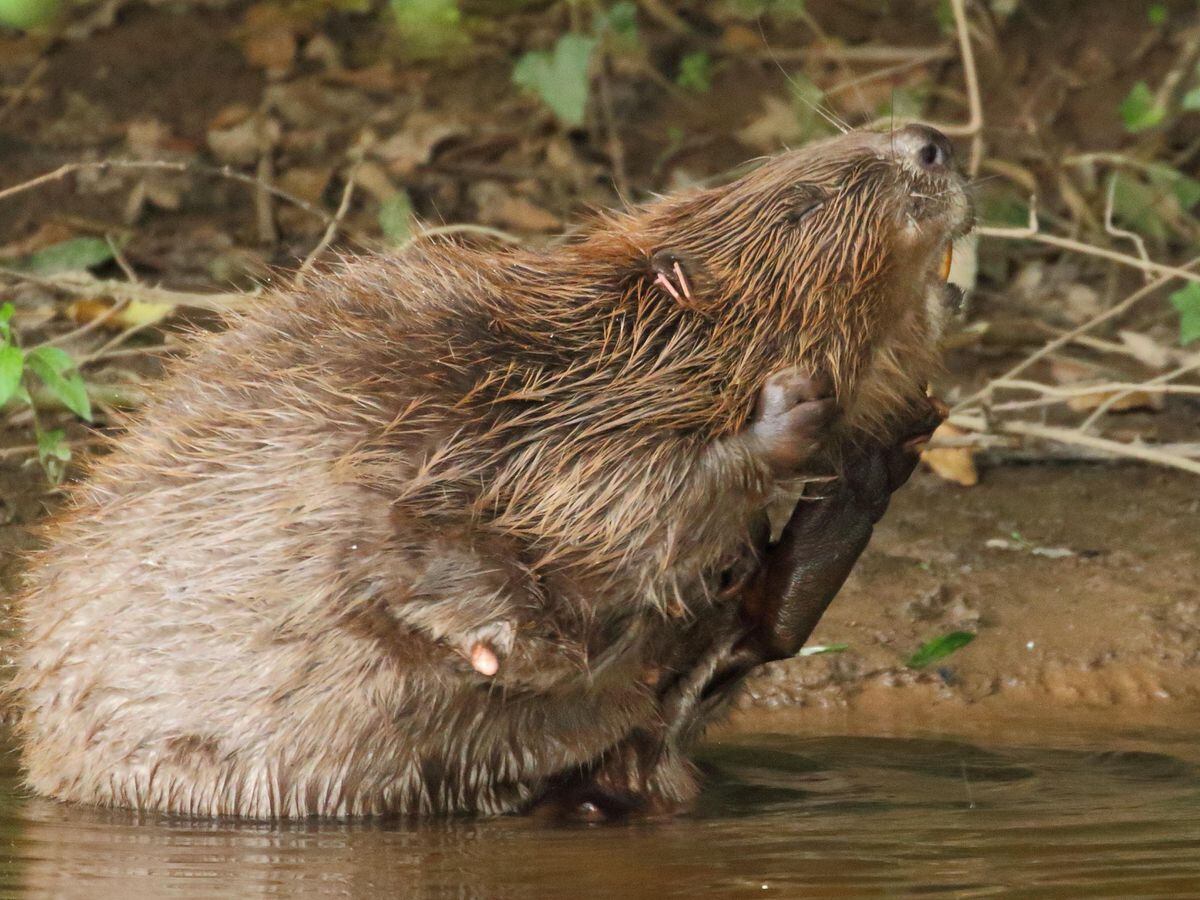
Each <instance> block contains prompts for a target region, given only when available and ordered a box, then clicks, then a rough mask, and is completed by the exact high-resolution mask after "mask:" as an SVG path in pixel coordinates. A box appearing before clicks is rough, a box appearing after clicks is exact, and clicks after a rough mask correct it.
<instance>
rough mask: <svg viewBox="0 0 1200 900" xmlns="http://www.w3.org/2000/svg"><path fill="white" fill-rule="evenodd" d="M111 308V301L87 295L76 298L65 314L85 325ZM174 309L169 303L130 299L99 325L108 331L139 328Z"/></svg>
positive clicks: (169, 313)
mask: <svg viewBox="0 0 1200 900" xmlns="http://www.w3.org/2000/svg"><path fill="white" fill-rule="evenodd" d="M112 308H113V301H112V300H108V299H101V298H99V297H88V298H85V299H83V300H76V301H75V302H74V303H72V304H71V305H70V306H68V307H67V315H68V316H69V317H70V319H71V321H73V322H74V323H75V324H76V325H86V324H88V323H89V322H94V321H95V320H96V319H98V318H100V317H101V316H103V315H105V314H106V313H108V311H109V310H110V309H112ZM174 311H175V306H174V304H171V303H146V302H144V301H141V300H132V301H130V302H129V303H127V304H126V305H125V306H124V308H122V309H121V311H120V312H118V313H116V315H114V316H112V317H111V318H109V319H106V320H105V321H104V323H103V324H102V325H101V327H102V328H105V329H107V330H108V331H124V330H125V329H127V328H141V327H142V326H145V325H154V324H157V323H158V322H161V321H162V320H163V319H165V318H166V317H167V316H169V315H171V313H173V312H174Z"/></svg>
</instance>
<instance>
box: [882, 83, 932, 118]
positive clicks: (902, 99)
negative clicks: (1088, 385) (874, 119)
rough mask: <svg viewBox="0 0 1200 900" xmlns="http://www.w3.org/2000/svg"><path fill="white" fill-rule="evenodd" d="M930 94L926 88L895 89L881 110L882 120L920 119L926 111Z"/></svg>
mask: <svg viewBox="0 0 1200 900" xmlns="http://www.w3.org/2000/svg"><path fill="white" fill-rule="evenodd" d="M928 98H929V92H928V91H927V90H926V89H924V88H903V87H899V88H895V89H893V91H892V93H891V97H890V99H889V100H888V102H887V103H884V104H883V105H882V107H881V108H880V110H879V116H880V118H889V119H892V118H894V119H919V118H921V113H923V112H924V111H925V101H926V100H928Z"/></svg>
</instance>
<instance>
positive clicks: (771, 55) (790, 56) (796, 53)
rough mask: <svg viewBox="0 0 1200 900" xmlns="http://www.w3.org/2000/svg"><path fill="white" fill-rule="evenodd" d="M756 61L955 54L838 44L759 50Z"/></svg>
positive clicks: (914, 59)
mask: <svg viewBox="0 0 1200 900" xmlns="http://www.w3.org/2000/svg"><path fill="white" fill-rule="evenodd" d="M750 55H751V56H752V57H754V58H755V59H768V60H779V61H780V62H807V61H809V60H813V59H822V60H824V59H835V58H836V59H844V60H846V61H847V62H861V63H891V62H905V63H908V62H911V63H916V64H920V63H925V62H937V61H938V60H941V59H949V58H950V57H951V56H953V55H954V51H953V50H952V49H951V48H949V47H888V46H886V45H881V44H859V45H857V46H854V47H838V46H836V45H834V44H829V45H827V46H818V47H800V48H792V49H788V48H776V49H770V50H757V51H752V52H751V53H750Z"/></svg>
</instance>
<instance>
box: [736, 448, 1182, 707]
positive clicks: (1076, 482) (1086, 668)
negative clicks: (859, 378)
mask: <svg viewBox="0 0 1200 900" xmlns="http://www.w3.org/2000/svg"><path fill="white" fill-rule="evenodd" d="M1198 559H1200V492H1198V491H1197V486H1196V482H1195V479H1194V478H1193V477H1191V476H1188V475H1183V474H1174V473H1166V472H1160V471H1153V470H1146V469H1139V468H1134V467H1099V466H1097V467H1087V468H1084V467H1078V466H1075V467H1069V468H1067V467H1009V468H1003V469H996V470H993V471H990V472H988V473H987V474H986V477H985V479H984V481H983V483H981V484H980V485H979V486H977V487H975V488H971V489H969V490H963V489H955V488H951V487H948V486H947V485H946V484H945V483H944V482H941V481H940V480H938V479H936V478H934V477H933V476H931V475H929V474H927V473H923V474H919V475H918V476H916V477H915V479H914V481H913V483H912V484H910V485H909V486H908V487H906V488H905V489H904V490H903V491H901V492H900V493H899V494H898V495H897V496H896V500H895V504H894V506H893V508H892V509H891V510H890V511H889V513H888V515H887V516H886V517H885V519H884V520H883V522H882V523H881V524H880V526H879V528H878V530H877V532H876V535H875V538H874V540H873V541H872V543H871V545H870V547H869V549H868V550H867V552H866V553H865V554H864V556H863V558H862V561H861V562H860V564H859V566H858V568H857V570H856V571H855V572H854V574H853V575H852V576H851V578H850V581H849V582H848V583H847V585H846V587H845V588H844V589H843V591H842V593H841V594H840V595H839V597H838V599H837V601H836V602H835V603H834V605H833V607H832V608H831V609H830V611H829V613H828V614H827V615H826V617H825V618H824V620H823V621H822V622H821V624H820V626H819V627H818V629H817V631H816V633H815V634H814V635H813V637H812V639H811V641H810V645H834V644H842V643H845V644H848V645H849V649H847V650H846V651H844V652H841V653H831V654H828V655H820V656H812V657H807V658H798V659H794V660H789V661H787V662H782V663H776V664H773V665H771V666H770V667H769V668H768V669H767V670H766V671H765V673H764V674H763V676H762V677H761V678H759V679H757V680H756V681H755V682H754V683H753V685H752V687H751V691H750V698H749V700H748V703H749V704H751V705H754V706H760V707H768V708H777V707H809V708H816V709H845V710H849V711H860V712H862V713H864V714H866V715H867V718H868V720H870V721H874V720H875V719H876V718H877V717H878V716H880V715H881V711H883V710H887V709H889V708H894V709H893V713H892V714H893V715H898V716H904V715H906V714H915V715H927V714H928V708H929V707H937V708H944V709H945V708H948V709H949V710H953V711H954V712H950V713H949V715H951V716H956V715H958V714H959V713H958V711H960V710H962V709H963V708H964V707H966V706H973V707H977V708H982V709H986V710H990V711H993V712H1002V711H1005V710H1008V711H1014V710H1022V709H1023V710H1026V711H1030V710H1034V709H1037V708H1041V709H1042V710H1043V712H1045V711H1046V710H1049V709H1055V710H1056V711H1055V712H1054V713H1053V714H1054V715H1058V714H1059V713H1058V712H1057V710H1058V709H1059V708H1070V709H1073V710H1076V709H1091V710H1103V709H1105V708H1109V707H1121V708H1122V709H1128V708H1132V707H1145V708H1160V709H1161V711H1162V713H1163V714H1164V715H1167V716H1172V715H1176V714H1177V713H1178V711H1179V708H1180V705H1182V706H1184V707H1186V708H1189V709H1192V710H1194V711H1197V712H1200V583H1198V582H1197V579H1196V572H1197V563H1198ZM957 630H963V631H968V632H972V633H974V634H976V635H977V637H976V639H975V640H974V642H973V643H971V644H969V645H968V646H966V647H965V648H964V649H961V650H959V651H958V652H956V653H955V654H953V655H952V656H949V657H947V658H946V659H944V660H941V661H939V662H936V663H934V664H932V665H930V666H928V667H927V668H925V669H922V670H914V669H911V668H908V667H907V666H906V665H905V664H904V663H905V661H906V660H907V659H908V658H909V656H910V655H911V654H912V653H913V652H914V651H915V650H916V649H917V648H918V647H919V646H920V645H921V644H922V643H923V642H925V641H927V640H930V639H932V638H936V637H938V636H940V635H943V634H946V633H949V632H952V631H957ZM897 703H898V704H899V707H896V704H897Z"/></svg>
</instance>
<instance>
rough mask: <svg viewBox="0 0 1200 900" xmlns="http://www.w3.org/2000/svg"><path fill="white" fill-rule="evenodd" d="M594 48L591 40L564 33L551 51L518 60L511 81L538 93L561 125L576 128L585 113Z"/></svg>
mask: <svg viewBox="0 0 1200 900" xmlns="http://www.w3.org/2000/svg"><path fill="white" fill-rule="evenodd" d="M595 47H596V39H595V38H594V37H588V36H587V35H582V34H576V33H574V32H571V33H568V34H564V35H563V36H562V37H560V38H559V39H558V42H557V43H556V44H555V45H554V50H553V51H545V50H531V51H529V52H528V53H526V54H525V55H524V56H522V57H521V58H520V59H519V60H517V65H516V67H515V68H514V69H513V76H512V77H513V81H514V82H516V84H518V85H520V86H521V87H523V88H527V89H528V90H530V91H533V92H534V93H535V94H537V95H538V96H539V97H540V98H541V99H542V101H543V102H544V103H545V104H546V105H547V106H549V107H550V109H552V110H553V111H554V115H555V116H556V117H557V118H558V120H559V121H560V122H562V123H563V124H564V125H567V126H569V127H578V126H580V125H582V124H583V117H584V113H585V112H586V111H587V100H588V91H589V88H590V86H591V75H590V68H591V60H592V50H593V49H595Z"/></svg>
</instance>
